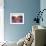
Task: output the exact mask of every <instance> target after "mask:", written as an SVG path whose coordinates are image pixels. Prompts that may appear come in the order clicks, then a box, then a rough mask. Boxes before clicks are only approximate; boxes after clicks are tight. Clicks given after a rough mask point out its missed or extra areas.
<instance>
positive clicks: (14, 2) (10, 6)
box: [4, 0, 40, 41]
mask: <svg viewBox="0 0 46 46" xmlns="http://www.w3.org/2000/svg"><path fill="white" fill-rule="evenodd" d="M38 9H40V0H4V20H5V21H4V26H5V27H4V30H5V33H4V34H5V40H8V41H18V40H19V39H20V38H22V37H24V36H25V35H26V34H27V33H28V32H29V31H30V30H31V28H32V25H33V24H35V23H33V19H34V17H36V14H35V12H36V11H37V10H38ZM11 12H13V13H24V24H21V25H16V24H15V25H11V24H10V13H11Z"/></svg>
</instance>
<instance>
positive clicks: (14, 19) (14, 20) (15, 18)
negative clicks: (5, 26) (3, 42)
mask: <svg viewBox="0 0 46 46" xmlns="http://www.w3.org/2000/svg"><path fill="white" fill-rule="evenodd" d="M10 24H24V13H10Z"/></svg>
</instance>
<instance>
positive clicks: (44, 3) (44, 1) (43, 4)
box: [40, 0, 46, 43]
mask: <svg viewBox="0 0 46 46" xmlns="http://www.w3.org/2000/svg"><path fill="white" fill-rule="evenodd" d="M40 9H41V10H43V9H46V0H40ZM42 17H43V22H42V21H40V25H42V26H45V27H46V11H44V13H43V15H42ZM45 41H46V40H45ZM45 43H46V42H45Z"/></svg>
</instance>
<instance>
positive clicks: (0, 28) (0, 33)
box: [0, 0, 4, 42]
mask: <svg viewBox="0 0 46 46" xmlns="http://www.w3.org/2000/svg"><path fill="white" fill-rule="evenodd" d="M3 7H4V1H3V0H0V42H2V41H4V8H3Z"/></svg>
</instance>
